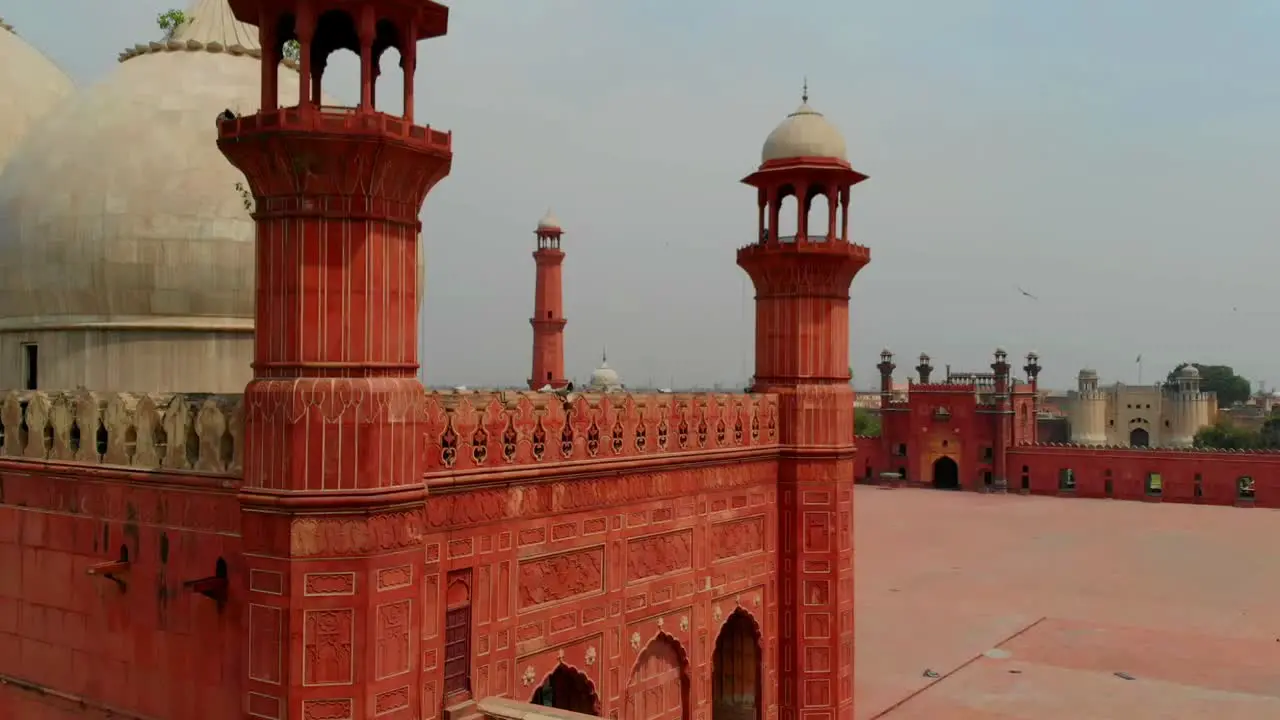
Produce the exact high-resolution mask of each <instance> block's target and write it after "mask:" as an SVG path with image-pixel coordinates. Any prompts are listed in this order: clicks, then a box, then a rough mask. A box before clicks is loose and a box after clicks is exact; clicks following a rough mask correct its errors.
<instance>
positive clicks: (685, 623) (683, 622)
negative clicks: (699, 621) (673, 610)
mask: <svg viewBox="0 0 1280 720" xmlns="http://www.w3.org/2000/svg"><path fill="white" fill-rule="evenodd" d="M680 630H681V632H689V616H688V615H681V616H680Z"/></svg>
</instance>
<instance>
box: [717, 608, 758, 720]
mask: <svg viewBox="0 0 1280 720" xmlns="http://www.w3.org/2000/svg"><path fill="white" fill-rule="evenodd" d="M712 668H714V670H713V674H712V676H711V683H712V687H711V702H712V705H711V720H760V719H761V718H762V717H763V715H762V714H761V711H762V709H763V707H764V701H763V698H762V697H761V692H760V688H761V682H760V673H761V654H760V642H759V639H758V638H757V637H756V627H755V623H754V622H753V621H752V620H751V616H750V615H748V614H747V612H746V611H745V610H743V609H742V608H738V609H737V610H734V611H733V614H732V615H730V616H729V619H728V620H727V621H726V622H725V624H724V626H723V627H721V628H720V635H719V636H718V637H717V638H716V653H715V656H714V658H713V663H712Z"/></svg>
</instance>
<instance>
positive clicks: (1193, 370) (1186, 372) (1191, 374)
mask: <svg viewBox="0 0 1280 720" xmlns="http://www.w3.org/2000/svg"><path fill="white" fill-rule="evenodd" d="M1181 375H1182V377H1184V378H1198V377H1200V369H1199V368H1197V367H1196V366H1195V365H1187V366H1185V367H1183V368H1182V371H1181Z"/></svg>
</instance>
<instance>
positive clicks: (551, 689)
mask: <svg viewBox="0 0 1280 720" xmlns="http://www.w3.org/2000/svg"><path fill="white" fill-rule="evenodd" d="M532 702H533V704H534V705H541V706H543V707H553V708H558V709H560V710H569V711H572V712H576V713H582V714H584V715H599V714H600V699H599V698H598V697H596V692H595V689H594V688H593V687H592V685H591V681H590V680H588V679H587V676H586V675H583V674H582V673H580V672H578V671H577V670H574V669H573V668H571V667H569V666H567V665H565V664H564V663H560V664H559V665H557V666H556V669H555V670H553V671H552V672H551V674H550V675H548V676H547V679H546V680H543V681H542V684H541V685H539V686H538V689H537V690H535V691H534V692H533V700H532Z"/></svg>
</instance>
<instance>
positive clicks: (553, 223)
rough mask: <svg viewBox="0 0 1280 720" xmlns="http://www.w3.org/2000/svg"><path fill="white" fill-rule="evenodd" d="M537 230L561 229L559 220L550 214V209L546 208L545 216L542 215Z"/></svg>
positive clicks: (553, 214)
mask: <svg viewBox="0 0 1280 720" xmlns="http://www.w3.org/2000/svg"><path fill="white" fill-rule="evenodd" d="M538 229H539V230H560V229H561V227H560V220H559V218H557V217H556V215H555V213H553V212H551V209H550V208H547V214H546V215H543V216H542V219H541V220H539V221H538Z"/></svg>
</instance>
